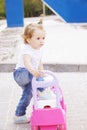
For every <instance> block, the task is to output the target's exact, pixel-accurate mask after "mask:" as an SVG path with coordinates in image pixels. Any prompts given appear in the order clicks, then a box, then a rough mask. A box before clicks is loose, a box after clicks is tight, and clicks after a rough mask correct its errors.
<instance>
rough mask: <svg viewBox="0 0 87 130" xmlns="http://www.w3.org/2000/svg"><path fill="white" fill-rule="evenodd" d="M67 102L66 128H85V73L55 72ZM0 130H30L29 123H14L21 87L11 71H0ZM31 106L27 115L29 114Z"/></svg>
mask: <svg viewBox="0 0 87 130" xmlns="http://www.w3.org/2000/svg"><path fill="white" fill-rule="evenodd" d="M55 74H56V75H57V77H58V79H59V83H60V85H61V88H62V91H63V95H64V98H65V102H66V104H67V127H68V129H67V130H87V73H55ZM0 84H1V86H0V130H30V125H29V124H26V125H23V124H22V125H15V124H14V123H13V117H14V112H15V107H16V105H17V102H18V100H19V98H20V95H21V89H20V88H19V87H18V86H17V84H16V83H15V82H14V80H13V76H12V73H0ZM31 110H32V109H31V107H28V110H27V115H28V116H30V113H31Z"/></svg>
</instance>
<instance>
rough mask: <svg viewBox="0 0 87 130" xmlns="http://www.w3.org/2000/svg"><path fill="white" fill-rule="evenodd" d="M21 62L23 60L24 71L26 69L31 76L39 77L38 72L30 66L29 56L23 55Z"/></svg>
mask: <svg viewBox="0 0 87 130" xmlns="http://www.w3.org/2000/svg"><path fill="white" fill-rule="evenodd" d="M23 60H24V65H25V67H26V69H27V70H28V71H29V72H30V73H31V74H32V75H33V76H35V77H39V76H40V72H39V70H35V69H34V68H33V67H32V64H31V56H30V55H29V54H24V56H23Z"/></svg>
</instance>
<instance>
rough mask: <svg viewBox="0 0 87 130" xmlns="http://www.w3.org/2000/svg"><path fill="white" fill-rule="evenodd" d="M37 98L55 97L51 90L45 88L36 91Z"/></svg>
mask: <svg viewBox="0 0 87 130" xmlns="http://www.w3.org/2000/svg"><path fill="white" fill-rule="evenodd" d="M38 99H39V100H51V99H56V95H55V94H54V93H53V91H51V90H49V89H48V88H47V89H45V90H44V91H43V92H40V91H38Z"/></svg>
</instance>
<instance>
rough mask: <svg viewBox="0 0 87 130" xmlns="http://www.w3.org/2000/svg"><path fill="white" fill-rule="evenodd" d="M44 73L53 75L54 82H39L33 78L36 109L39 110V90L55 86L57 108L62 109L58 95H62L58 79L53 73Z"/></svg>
mask: <svg viewBox="0 0 87 130" xmlns="http://www.w3.org/2000/svg"><path fill="white" fill-rule="evenodd" d="M43 73H45V74H48V75H51V76H52V77H53V80H52V81H45V80H44V81H37V80H36V77H33V79H32V88H33V96H34V107H35V109H37V108H38V104H37V88H40V87H42V86H43V87H48V86H54V87H55V90H56V98H57V106H58V107H61V105H60V101H59V97H58V95H60V89H59V87H58V86H59V84H58V79H57V77H56V76H55V75H54V73H53V72H51V71H48V70H45V71H44V72H43Z"/></svg>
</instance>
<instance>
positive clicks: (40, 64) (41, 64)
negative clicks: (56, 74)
mask: <svg viewBox="0 0 87 130" xmlns="http://www.w3.org/2000/svg"><path fill="white" fill-rule="evenodd" d="M38 70H39V71H40V72H41V76H42V77H44V76H46V74H44V73H43V71H44V67H43V63H42V60H40V63H39V67H38Z"/></svg>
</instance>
